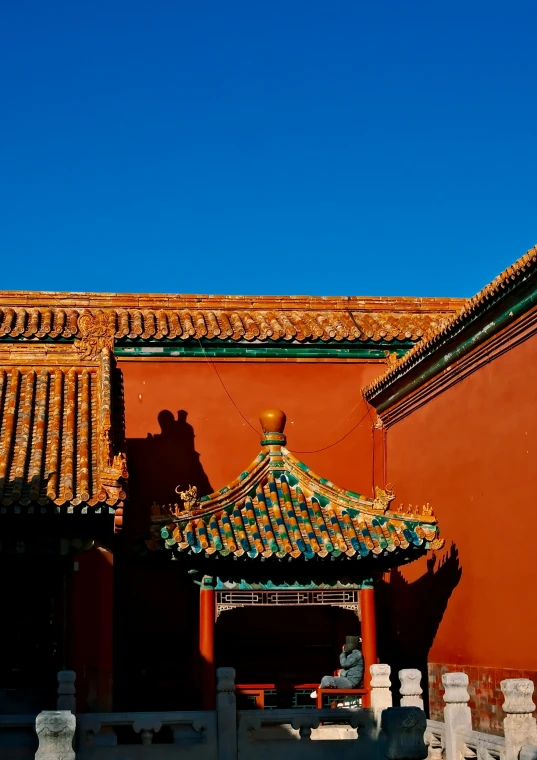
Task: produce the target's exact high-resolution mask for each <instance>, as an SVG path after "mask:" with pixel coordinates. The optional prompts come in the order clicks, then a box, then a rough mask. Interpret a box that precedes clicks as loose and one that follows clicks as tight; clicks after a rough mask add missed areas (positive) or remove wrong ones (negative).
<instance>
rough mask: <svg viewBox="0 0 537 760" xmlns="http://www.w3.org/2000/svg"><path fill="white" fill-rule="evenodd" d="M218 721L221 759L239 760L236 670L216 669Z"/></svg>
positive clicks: (219, 755)
mask: <svg viewBox="0 0 537 760" xmlns="http://www.w3.org/2000/svg"><path fill="white" fill-rule="evenodd" d="M216 721H217V731H218V758H219V760H237V700H236V696H235V670H234V669H233V668H218V669H217V671H216Z"/></svg>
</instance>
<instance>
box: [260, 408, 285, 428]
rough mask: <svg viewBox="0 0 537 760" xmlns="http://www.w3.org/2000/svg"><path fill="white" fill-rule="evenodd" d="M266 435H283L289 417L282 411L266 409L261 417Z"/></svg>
mask: <svg viewBox="0 0 537 760" xmlns="http://www.w3.org/2000/svg"><path fill="white" fill-rule="evenodd" d="M259 421H260V422H261V427H262V428H263V432H264V433H283V431H284V429H285V423H286V421H287V417H286V416H285V412H282V410H281V409H265V411H264V412H261V414H260V415H259Z"/></svg>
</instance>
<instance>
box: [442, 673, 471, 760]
mask: <svg viewBox="0 0 537 760" xmlns="http://www.w3.org/2000/svg"><path fill="white" fill-rule="evenodd" d="M442 683H443V684H444V702H445V705H446V706H445V707H444V723H445V726H446V760H460V755H459V754H458V750H459V738H458V736H457V731H459V730H463V731H471V730H472V713H471V711H470V708H469V707H468V702H469V701H470V695H469V694H468V676H467V675H466V673H444V675H443V676H442Z"/></svg>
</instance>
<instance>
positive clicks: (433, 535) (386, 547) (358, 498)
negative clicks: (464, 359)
mask: <svg viewBox="0 0 537 760" xmlns="http://www.w3.org/2000/svg"><path fill="white" fill-rule="evenodd" d="M261 422H262V425H263V429H264V438H263V439H262V441H261V443H262V449H261V451H260V453H259V455H258V456H257V457H256V459H255V460H254V461H253V462H252V464H251V465H250V466H249V467H248V468H247V469H246V470H244V471H243V472H241V474H240V475H239V477H238V478H236V479H235V480H234V481H233V482H232V483H230V484H229V485H227V486H225V487H224V488H221V489H220V490H219V491H215V492H214V493H212V494H209V495H208V496H202V497H201V498H198V497H197V494H196V489H195V488H190V489H189V490H187V491H185V492H182V493H180V497H181V501H182V503H181V504H175V505H167V506H166V505H165V506H160V505H154V506H153V516H152V538H151V540H150V541H149V542H148V546H149V548H150V549H157V548H162V547H163V546H164V547H165V548H167V549H169V550H171V551H172V552H173V553H174V555H175V556H178V555H180V554H181V553H189V554H192V555H200V554H205V555H207V556H211V555H215V554H217V555H222V556H233V557H245V558H251V559H256V558H269V557H276V558H279V559H285V558H299V557H303V558H304V559H307V560H309V559H314V558H316V557H318V558H337V557H340V556H341V557H348V558H351V557H355V558H356V559H361V558H365V557H370V558H375V557H390V556H391V557H392V560H395V561H392V562H390V564H399V563H403V562H405V561H407V560H408V559H409V558H411V556H412V558H413V557H414V556H417V552H416V550H418V553H421V552H423V551H426V550H428V549H438V548H440V547H441V546H442V545H443V540H441V539H439V536H438V527H437V524H436V519H435V517H434V516H433V514H432V510H431V509H430V508H429V506H428V505H427V506H425V507H422V508H421V509H420V508H418V507H415V508H414V507H408V508H406V509H405V508H404V507H403V506H402V505H400V506H398V507H395V506H392V505H394V500H395V495H394V494H393V493H391V492H389V491H383V490H381V489H379V488H377V489H376V496H375V498H370V497H367V496H363V495H362V494H359V493H355V492H354V491H347V490H344V489H342V488H339V487H338V486H336V485H335V484H334V483H332V482H331V481H329V480H327V479H326V478H322V477H320V476H319V475H317V474H316V473H314V472H313V471H312V470H311V469H310V468H309V467H308V466H307V465H305V464H304V463H303V462H300V461H299V460H298V459H296V458H295V457H294V456H293V455H292V454H291V453H290V451H288V449H286V448H285V447H284V443H285V436H284V435H283V426H284V424H285V415H284V414H283V412H279V411H278V410H272V411H269V412H265V413H264V414H263V415H262V417H261ZM420 550H421V551H420ZM396 557H397V559H396Z"/></svg>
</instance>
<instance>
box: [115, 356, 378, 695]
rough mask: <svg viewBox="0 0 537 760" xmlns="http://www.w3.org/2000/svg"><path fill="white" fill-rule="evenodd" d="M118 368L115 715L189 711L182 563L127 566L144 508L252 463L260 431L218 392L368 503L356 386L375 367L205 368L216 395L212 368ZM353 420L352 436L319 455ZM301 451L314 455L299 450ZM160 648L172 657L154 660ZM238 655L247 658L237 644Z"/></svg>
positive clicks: (212, 485)
mask: <svg viewBox="0 0 537 760" xmlns="http://www.w3.org/2000/svg"><path fill="white" fill-rule="evenodd" d="M119 366H120V369H121V370H122V372H123V378H124V389H125V408H126V433H127V455H128V465H129V501H128V504H127V507H126V509H125V519H124V528H123V532H122V536H121V538H120V551H119V552H118V556H119V562H116V568H115V570H116V618H115V619H116V632H115V633H116V639H117V641H118V642H120V644H119V645H118V646H117V647H116V662H115V673H116V679H115V680H116V687H117V691H116V701H115V709H120V710H121V709H136V710H144V709H145V710H156V709H192V708H193V707H195V706H196V705H197V704H198V703H197V698H198V696H199V695H197V694H196V688H197V685H198V683H199V672H198V670H197V667H198V665H199V663H198V662H197V648H198V632H197V619H198V610H197V605H198V601H199V591H198V587H197V586H195V585H194V582H193V580H194V578H193V576H189V575H187V574H186V571H185V569H184V568H183V566H182V564H181V563H178V562H172V563H169V564H165V563H164V562H159V558H157V557H155V556H153V557H150V558H146V559H145V560H139V561H138V560H137V559H136V550H135V549H136V543H137V542H138V545H139V543H140V541H139V538H140V537H141V536H143V534H147V532H148V526H149V520H150V509H151V505H152V503H153V502H154V501H156V502H157V503H160V504H163V503H168V502H170V501H176V500H177V499H178V497H177V495H176V494H175V493H174V489H175V486H177V485H181V486H182V487H185V486H188V485H190V484H192V485H197V486H198V489H199V493H200V495H201V494H203V493H208V492H209V491H210V490H211V489H214V490H216V489H218V488H221V487H222V486H224V485H226V484H227V483H228V482H229V481H231V480H232V479H234V478H235V477H236V476H237V475H238V474H239V473H240V472H241V471H242V470H244V469H245V467H247V466H248V465H249V464H250V462H251V461H252V460H253V459H254V458H255V457H256V456H257V454H258V453H259V450H260V434H259V433H258V432H256V431H254V430H252V429H251V428H250V426H249V425H248V424H247V423H246V422H245V421H244V420H243V418H242V417H241V415H240V413H239V412H238V411H237V409H236V407H235V406H234V404H233V402H232V401H231V400H230V398H229V396H228V393H227V392H229V394H230V396H231V397H232V399H233V401H234V402H235V404H237V406H238V407H239V409H240V411H241V412H242V414H244V416H245V417H246V418H247V419H248V420H249V421H250V422H251V423H252V425H253V426H254V427H255V428H257V430H259V428H260V425H259V421H258V416H259V413H260V412H261V411H262V410H264V409H266V408H268V407H273V406H277V407H280V408H282V409H283V410H284V411H285V412H286V414H287V427H286V434H287V437H288V446H289V448H290V449H291V450H293V451H295V452H296V453H297V456H299V457H300V458H301V459H302V460H303V461H305V462H306V463H307V464H308V465H309V466H310V467H312V468H313V469H314V470H315V471H317V472H318V473H319V474H320V475H322V476H324V477H327V478H330V479H332V480H333V481H334V482H336V483H337V484H338V485H341V486H342V487H346V488H350V489H353V490H357V491H359V492H362V493H365V494H368V495H370V494H371V493H372V465H373V462H372V417H374V413H373V412H372V410H370V412H369V414H368V412H367V407H366V405H365V402H364V401H363V400H362V398H361V388H362V387H363V386H364V385H365V384H367V383H368V382H369V381H370V380H371V379H373V378H374V377H376V376H377V375H378V374H379V372H380V371H381V370H382V367H383V365H382V364H381V363H379V362H371V363H358V362H345V361H338V362H325V361H322V362H311V361H310V362H304V361H281V362H259V361H257V362H256V361H249V362H245V361H234V360H230V361H226V362H225V363H224V362H218V363H216V362H215V364H214V366H215V367H216V369H217V370H218V373H219V375H220V377H221V378H222V381H223V383H224V385H225V388H226V390H227V392H226V390H224V387H223V386H222V383H221V382H220V380H219V377H218V376H217V374H216V372H215V370H214V369H213V365H211V364H209V363H207V362H203V361H185V360H174V359H167V360H165V361H147V360H144V361H122V362H120V364H119ZM180 410H183V414H180V415H179V422H178V421H177V420H178V412H179V411H180ZM162 412H164V413H165V414H164V416H163V415H161V417H160V423H159V414H161V413H162ZM185 412H186V418H185V414H184V413H185ZM370 415H371V416H370ZM362 418H363V419H362ZM360 420H362V422H361V424H360V425H359V426H358V427H357V429H356V430H354V431H353V432H352V433H351V434H350V435H348V436H347V437H346V438H345V439H344V440H343V441H341V442H340V443H338V444H337V445H335V446H330V444H333V443H334V442H336V441H338V440H339V439H341V438H342V437H343V436H345V434H346V433H348V432H349V431H350V430H351V429H352V428H353V426H354V425H356V423H357V422H359V421H360ZM161 423H162V424H161ZM327 446H329V448H325V447H327ZM305 449H307V450H312V449H325V450H323V451H320V452H317V453H298V451H302V450H305ZM133 549H134V551H133ZM148 559H149V560H150V561H149V562H148ZM160 559H166V557H164V558H160ZM229 614H230V615H231V613H229ZM224 618H225V616H224ZM224 618H223V619H222V622H221V623H220V621H219V627H220V628H221V629H222V630H221V632H220V633H221V635H220V639H219V640H217V653H218V656H219V657H222V658H223V657H227V658H229V657H231V656H232V653H231V652H229V653H228V654H227V655H226V654H225V652H222V646H221V644H222V641H223V640H224V639H225V635H226V634H225V630H227V628H228V627H229V626H230V625H231V629H233V626H234V625H235V624H238V623H239V621H237V620H234V619H233V618H232V617H230V618H229V619H228V620H225V619H224ZM222 626H223V628H222ZM231 629H230V630H231ZM239 633H240V631H239ZM217 636H218V627H217ZM280 644H281V647H282V648H283V649H288V639H287V637H286V636H285V635H284V634H283V632H282V636H281V640H280V641H279V642H274V646H276V647H278V646H279V645H280ZM163 647H164V650H162V648H163ZM170 647H171V648H172V650H173V652H178V653H180V654H178V655H174V656H164V657H163V656H159V655H158V654H155V653H156V652H158V651H159V648H160V650H161V651H167V649H168V648H170ZM245 647H246V649H245V651H246V652H247V651H248V639H247V640H245ZM239 650H240V647H239ZM220 664H226V665H230V664H232V665H233V664H235V665H237V666H238V667H239V670H240V663H239V662H238V661H237V662H229V661H227V662H224V661H223V660H222V661H221V662H220ZM317 669H318V668H317ZM315 674H316V675H317V673H315Z"/></svg>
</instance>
